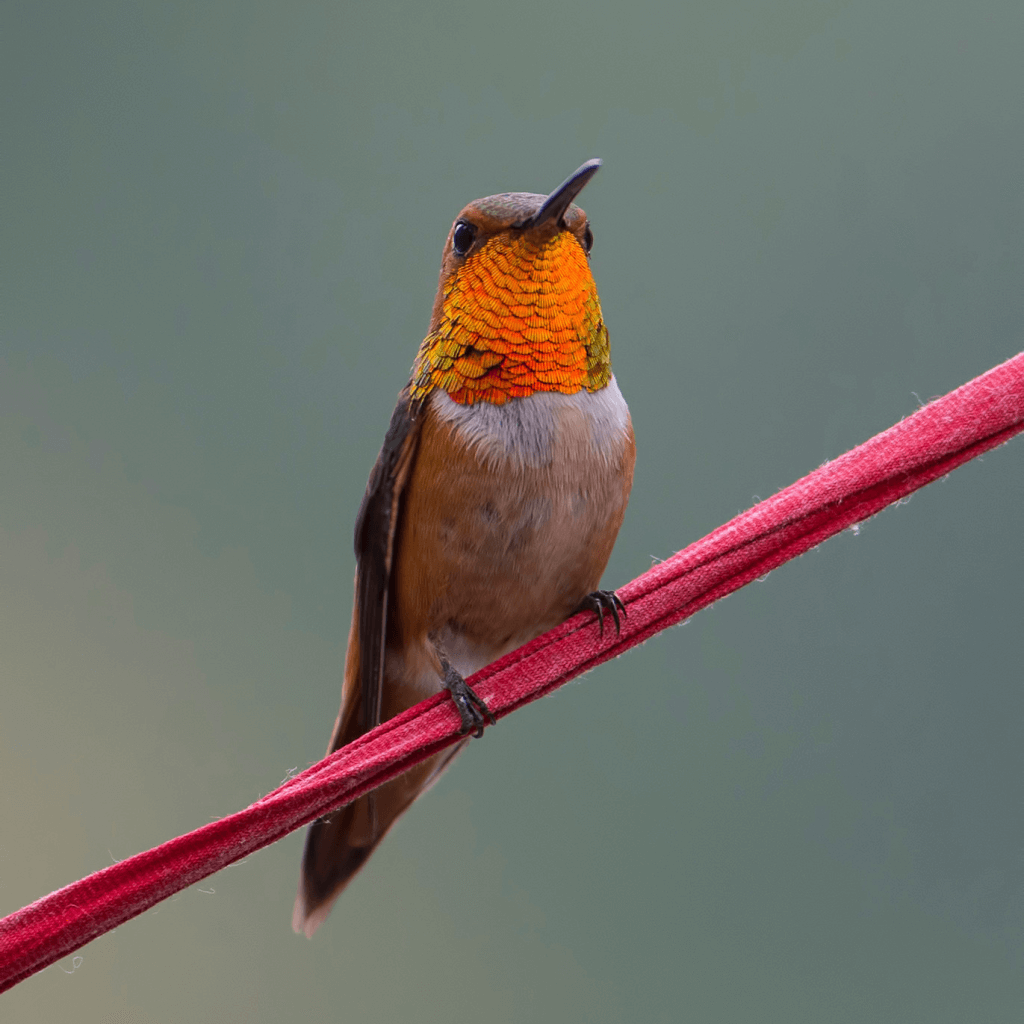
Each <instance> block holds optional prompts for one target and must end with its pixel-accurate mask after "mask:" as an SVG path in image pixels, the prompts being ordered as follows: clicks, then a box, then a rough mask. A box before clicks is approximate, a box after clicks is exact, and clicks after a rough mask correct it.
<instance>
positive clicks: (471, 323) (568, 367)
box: [412, 231, 612, 405]
mask: <svg viewBox="0 0 1024 1024" xmlns="http://www.w3.org/2000/svg"><path fill="white" fill-rule="evenodd" d="M611 372H612V370H611V356H610V351H609V345H608V330H607V328H606V327H605V326H604V321H603V320H602V319H601V303H600V302H599V301H598V298H597V287H596V285H595V284H594V278H593V275H592V274H591V273H590V262H589V260H588V259H587V255H586V253H585V252H584V251H583V249H582V247H581V246H580V244H579V242H577V241H576V238H575V237H574V236H573V235H572V234H571V233H570V232H568V231H560V232H559V233H558V234H557V235H555V236H554V237H553V238H551V239H549V240H548V241H547V242H545V243H543V244H538V243H537V242H536V241H535V240H531V239H530V238H529V237H528V236H527V235H526V234H515V233H505V234H501V235H497V236H495V237H494V238H492V239H491V240H490V241H488V242H487V243H486V244H485V245H484V246H483V247H482V248H481V249H480V251H479V252H477V253H475V254H474V255H472V256H470V258H469V259H468V260H466V262H465V263H464V264H463V265H462V266H461V267H459V269H458V270H456V271H455V273H453V274H452V275H451V277H450V278H449V280H448V281H447V283H446V284H445V287H444V305H443V309H442V315H441V321H440V323H439V324H438V326H437V329H436V330H434V331H432V332H431V333H430V334H428V335H427V337H426V338H425V339H424V340H423V344H422V345H421V346H420V350H419V353H418V354H417V356H416V363H415V365H414V366H413V373H412V397H413V398H414V399H422V398H425V397H426V396H427V395H428V394H429V393H430V392H431V391H433V390H434V388H442V389H443V390H444V391H446V392H447V393H448V394H449V395H450V396H451V398H452V399H453V400H454V401H456V402H458V403H459V404H461V405H472V404H473V403H474V402H491V403H493V404H495V405H503V404H504V403H505V402H506V401H507V400H508V399H510V398H525V397H526V396H528V395H532V394H534V393H536V392H538V391H561V392H563V393H564V394H567V395H572V394H576V392H578V391H583V390H587V391H599V390H600V389H601V388H603V387H604V386H605V385H606V384H607V383H608V381H609V380H610V378H611Z"/></svg>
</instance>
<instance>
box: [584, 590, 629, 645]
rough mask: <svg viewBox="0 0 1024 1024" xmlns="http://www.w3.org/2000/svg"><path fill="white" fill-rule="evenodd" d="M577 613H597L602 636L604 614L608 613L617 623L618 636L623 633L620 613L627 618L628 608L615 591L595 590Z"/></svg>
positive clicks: (616, 631) (585, 599) (588, 595)
mask: <svg viewBox="0 0 1024 1024" xmlns="http://www.w3.org/2000/svg"><path fill="white" fill-rule="evenodd" d="M576 611H577V612H586V611H590V612H596V613H597V622H598V626H599V627H600V635H601V636H604V614H605V612H608V613H609V614H610V615H611V617H612V619H614V621H615V633H616V635H618V634H619V633H621V632H622V626H621V624H620V622H619V612H622V617H623V618H625V617H626V606H625V605H624V604H623V603H622V601H621V600H620V599H619V595H618V594H616V593H615V591H614V590H595V591H594V592H593V593H591V594H587V596H586V597H585V598H583V600H582V601H580V603H579V606H578V607H577V608H576Z"/></svg>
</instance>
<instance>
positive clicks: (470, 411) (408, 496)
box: [292, 160, 636, 936]
mask: <svg viewBox="0 0 1024 1024" xmlns="http://www.w3.org/2000/svg"><path fill="white" fill-rule="evenodd" d="M600 165H601V161H600V160H590V161H588V162H587V163H585V164H584V165H583V166H582V167H581V168H580V169H579V170H578V171H576V173H575V174H573V175H572V176H571V177H569V178H568V179H567V180H566V181H565V182H564V183H563V184H562V185H560V186H559V187H558V188H557V189H555V191H554V192H552V193H551V194H550V195H549V196H541V195H534V194H532V193H529V192H506V193H502V194H500V195H495V196H488V197H487V198H486V199H478V200H477V201H476V202H474V203H470V204H469V206H467V207H466V208H465V209H464V210H463V211H462V212H461V213H460V214H459V215H458V217H457V218H456V219H455V223H454V224H453V225H452V228H451V231H449V233H448V239H447V241H446V242H445V246H444V254H443V256H442V259H441V277H440V283H439V285H438V290H437V297H436V299H435V300H434V309H433V314H432V316H431V319H430V330H429V332H428V333H427V336H426V338H425V339H424V341H423V343H422V345H420V349H419V352H418V353H417V356H416V361H415V363H414V365H413V369H412V376H411V379H410V381H409V383H408V384H407V385H406V386H405V388H404V389H403V390H402V392H401V394H400V395H399V399H398V405H397V406H396V408H395V411H394V413H393V415H392V417H391V425H390V426H389V427H388V431H387V434H386V435H385V438H384V447H383V448H382V449H381V452H380V455H379V456H378V458H377V462H376V465H375V466H374V467H373V471H372V472H371V474H370V481H369V483H368V484H367V488H366V494H365V496H364V498H363V503H362V507H361V508H360V510H359V515H358V518H357V519H356V528H355V549H356V559H357V568H356V582H355V607H354V609H353V614H352V627H351V631H350V633H349V641H348V654H347V656H346V660H345V679H344V683H343V686H342V696H341V710H340V712H339V713H338V718H337V721H336V722H335V725H334V733H333V735H332V736H331V742H330V746H329V747H328V753H330V752H331V751H334V750H337V749H338V748H339V747H342V746H344V745H345V744H346V743H350V742H351V741H352V740H354V739H355V738H356V737H357V736H360V735H362V734H363V733H365V732H367V731H368V730H370V729H372V728H373V727H374V726H376V725H378V724H379V723H380V722H382V721H385V720H387V719H389V718H392V717H394V716H395V715H397V714H398V713H399V712H401V711H404V710H405V709H406V708H409V707H411V706H412V705H414V704H417V703H419V701H421V700H423V699H424V698H425V697H427V696H429V695H431V694H433V693H436V692H437V691H438V690H439V689H440V688H441V687H445V688H447V689H448V691H449V692H450V693H451V697H452V700H453V701H454V702H455V705H456V707H457V709H458V711H459V714H460V716H461V717H462V731H463V733H466V734H469V733H470V732H473V733H475V734H476V735H477V736H479V735H482V733H483V726H484V723H485V721H492V722H493V718H491V717H490V713H489V712H488V711H487V708H486V706H485V705H484V703H483V701H481V700H480V699H479V698H478V697H477V695H476V694H475V693H474V692H473V691H472V689H471V688H470V687H469V686H467V685H466V682H465V677H467V676H470V675H472V674H473V673H474V672H476V671H477V670H478V669H480V668H483V666H484V665H487V664H489V663H490V662H492V661H494V660H495V659H496V658H498V657H500V656H501V655H503V654H505V653H506V652H508V651H511V650H513V649H515V648H516V647H519V646H520V645H521V644H524V643H526V642H527V641H528V640H531V639H533V637H535V636H538V635H539V634H540V633H542V632H544V631H545V630H547V629H550V628H552V627H553V626H556V625H558V624H559V623H560V622H563V621H564V620H565V619H566V618H568V617H569V616H570V615H572V614H573V613H574V612H577V611H580V610H582V609H585V608H591V609H593V610H594V611H596V612H597V613H598V615H599V616H601V618H602V624H603V617H604V614H605V612H608V613H609V614H610V615H611V616H613V617H614V618H615V621H616V624H617V623H618V608H621V605H620V604H619V602H618V599H617V598H616V597H615V596H614V594H612V593H610V592H607V591H599V590H597V586H598V583H599V581H600V579H601V574H602V572H603V571H604V568H605V565H606V564H607V562H608V557H609V555H610V554H611V550H612V545H613V544H614V543H615V537H616V535H617V534H618V532H619V526H620V525H621V523H622V517H623V515H624V514H625V511H626V503H627V501H628V500H629V491H630V487H631V486H632V482H633V463H634V459H635V455H636V449H635V446H634V443H633V427H632V423H631V421H630V417H629V410H628V409H627V407H626V403H625V401H624V400H623V397H622V394H621V393H620V391H619V387H618V384H616V382H615V377H614V376H613V375H612V369H611V361H610V352H609V344H608V330H607V328H606V327H605V325H604V321H603V319H602V317H601V305H600V303H599V301H598V297H597V288H596V286H595V284H594V278H593V276H592V275H591V272H590V260H589V254H590V249H591V246H592V244H593V235H592V233H591V230H590V223H589V222H588V220H587V217H586V214H585V213H584V212H583V210H581V209H580V208H579V207H578V206H575V205H574V204H573V202H572V201H573V199H574V198H575V197H576V196H577V195H578V194H579V192H580V191H581V189H582V188H583V187H584V185H586V183H587V182H588V181H589V180H590V179H591V178H592V177H593V176H594V174H595V173H596V172H597V169H598V168H599V167H600ZM468 742H469V736H468V735H467V736H466V738H465V739H463V740H462V741H461V742H460V743H458V744H456V745H455V746H453V747H450V748H449V749H447V750H444V751H442V752H441V753H439V754H436V755H434V756H433V757H431V758H429V759H427V760H426V761H423V762H422V763H420V764H418V765H416V766H415V767H414V768H411V769H409V771H407V772H405V773H404V774H403V775H401V776H399V777H398V778H396V779H393V780H392V781H390V782H388V783H386V784H385V785H383V786H381V787H380V788H379V789H377V790H375V791H374V792H373V793H370V794H368V795H366V796H363V797H361V798H360V799H358V800H356V801H355V802H354V803H352V804H349V805H348V806H346V807H343V808H341V809H340V810H338V811H335V812H334V813H332V814H330V815H328V816H327V817H324V818H321V819H320V820H319V821H316V822H314V823H313V825H312V826H310V829H309V833H308V835H307V838H306V849H305V853H304V855H303V859H302V875H301V880H300V883H299V894H298V897H297V898H296V900H295V911H294V914H293V917H292V927H293V928H294V929H295V930H296V931H305V933H306V935H307V936H312V934H313V932H314V931H316V929H317V928H318V927H319V926H320V925H321V924H322V923H323V921H324V919H325V918H326V917H327V915H328V914H329V913H330V910H331V907H332V906H333V904H334V901H335V899H337V897H338V895H339V894H340V892H341V891H342V889H344V887H345V886H346V884H347V883H348V882H349V880H350V879H351V878H352V876H353V875H354V874H355V873H356V872H357V871H358V870H359V868H360V867H362V865H363V864H364V863H365V862H366V859H367V858H368V857H369V856H370V854H371V853H372V852H373V850H374V848H375V847H376V845H377V843H379V842H380V840H381V839H382V838H383V836H384V834H385V833H386V832H387V830H388V829H389V828H390V827H391V826H392V825H393V824H394V823H395V821H396V820H397V818H398V817H399V815H401V814H402V812H403V811H405V810H406V809H407V808H408V807H409V805H410V804H411V803H412V802H413V800H415V799H416V797H417V796H419V794H420V793H422V792H423V791H424V790H426V789H427V788H428V787H429V786H430V785H431V784H432V783H433V782H434V781H435V780H436V779H437V777H438V776H439V775H440V774H441V772H442V771H443V770H444V769H445V768H446V767H447V766H448V765H449V764H450V763H451V761H452V759H453V758H454V757H455V755H456V753H458V751H459V750H461V749H462V748H463V747H464V746H465V745H466V744H467V743H468Z"/></svg>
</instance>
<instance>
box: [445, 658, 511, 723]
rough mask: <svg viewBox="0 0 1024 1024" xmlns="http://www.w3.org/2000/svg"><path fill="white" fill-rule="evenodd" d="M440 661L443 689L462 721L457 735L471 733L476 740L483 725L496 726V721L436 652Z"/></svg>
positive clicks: (447, 662) (447, 661) (484, 705)
mask: <svg viewBox="0 0 1024 1024" xmlns="http://www.w3.org/2000/svg"><path fill="white" fill-rule="evenodd" d="M437 653H438V656H439V657H440V659H441V672H442V681H443V683H444V688H445V689H446V690H447V691H448V692H449V693H450V694H451V696H452V700H453V701H454V702H455V707H456V710H457V711H458V712H459V718H461V719H462V728H461V729H460V730H459V735H460V736H463V735H465V734H466V733H467V732H472V733H473V735H474V736H476V738H477V739H479V738H480V737H481V736H483V734H484V723H485V722H490V723H491V725H497V724H498V723H497V719H496V718H495V717H494V715H492V714H491V712H490V711H489V710H488V708H487V705H486V704H485V703H484V702H483V701H482V700H481V699H480V698H479V697H478V696H477V695H476V694H475V693H474V692H473V688H472V687H471V686H470V685H469V683H467V682H466V680H465V679H463V678H462V676H460V675H459V673H458V672H456V671H455V669H454V668H452V664H451V662H450V661H449V660H448V659H447V658H446V657H445V656H444V655H443V654H442V653H441V652H440V651H438V652H437Z"/></svg>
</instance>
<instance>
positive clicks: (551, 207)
mask: <svg viewBox="0 0 1024 1024" xmlns="http://www.w3.org/2000/svg"><path fill="white" fill-rule="evenodd" d="M600 166H601V161H600V160H597V159H594V160H588V161H587V162H586V163H585V164H584V165H583V166H582V167H580V168H579V169H578V170H575V171H573V172H572V174H570V175H569V177H568V178H566V179H565V181H563V182H562V184H561V185H559V186H558V188H556V189H555V191H554V192H552V193H551V195H549V196H548V197H547V199H545V200H544V202H543V203H541V207H540V209H539V210H538V211H537V212H536V213H535V214H534V215H533V216H532V217H527V218H526V219H525V220H522V221H520V222H519V223H518V224H516V225H515V226H516V227H517V228H535V227H539V226H540V225H541V224H546V223H548V222H549V221H555V222H556V223H557V222H558V221H560V220H561V219H562V215H563V214H564V213H565V211H566V210H568V209H569V204H570V203H571V202H572V201H573V200H574V199H575V198H576V197H577V196H578V195H579V194H580V193H581V192H582V191H583V186H584V185H586V183H587V182H588V181H590V179H591V178H592V177H593V176H594V175H595V174H597V170H598V168H599V167H600Z"/></svg>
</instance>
